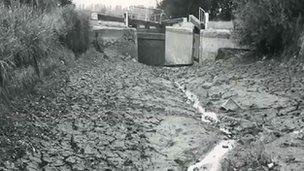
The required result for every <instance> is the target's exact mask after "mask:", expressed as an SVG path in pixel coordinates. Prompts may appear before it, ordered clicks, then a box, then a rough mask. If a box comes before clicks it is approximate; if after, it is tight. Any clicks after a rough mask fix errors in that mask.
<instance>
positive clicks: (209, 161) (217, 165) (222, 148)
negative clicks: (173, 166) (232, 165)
mask: <svg viewBox="0 0 304 171" xmlns="http://www.w3.org/2000/svg"><path fill="white" fill-rule="evenodd" d="M234 145H235V141H234V140H227V141H221V142H220V143H218V145H216V146H215V147H214V148H213V149H212V151H211V152H209V153H208V154H207V155H206V157H204V159H203V160H202V161H201V162H199V163H196V164H195V165H192V166H190V167H189V168H188V171H194V170H208V171H218V170H221V161H222V160H223V159H224V157H225V155H226V154H227V153H228V152H229V151H230V150H232V149H233V148H234Z"/></svg>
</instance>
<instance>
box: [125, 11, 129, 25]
mask: <svg viewBox="0 0 304 171" xmlns="http://www.w3.org/2000/svg"><path fill="white" fill-rule="evenodd" d="M125 25H126V27H129V14H128V11H127V12H125Z"/></svg>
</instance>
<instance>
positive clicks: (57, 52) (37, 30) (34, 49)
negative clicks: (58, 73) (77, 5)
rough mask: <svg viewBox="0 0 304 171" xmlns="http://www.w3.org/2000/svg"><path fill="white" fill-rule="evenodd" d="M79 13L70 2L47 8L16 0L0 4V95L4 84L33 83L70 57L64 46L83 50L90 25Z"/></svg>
mask: <svg viewBox="0 0 304 171" xmlns="http://www.w3.org/2000/svg"><path fill="white" fill-rule="evenodd" d="M23 2H25V1H23ZM26 2H29V1H26ZM37 2H38V1H37ZM39 2H40V1H39ZM41 2H42V1H41ZM0 4H1V3H0ZM82 15H83V14H81V13H80V12H78V11H75V9H74V8H73V7H72V6H68V7H56V8H53V9H51V11H47V10H44V9H39V8H36V7H35V6H34V7H33V6H31V5H30V6H29V5H22V4H20V2H16V1H14V2H13V1H10V6H6V5H5V4H3V5H0V99H1V97H5V96H7V95H8V94H9V93H8V90H7V88H8V87H20V85H23V83H26V84H28V85H30V86H34V85H33V84H32V83H33V82H34V80H35V79H37V78H39V77H40V75H41V74H43V73H49V72H50V68H53V69H54V68H56V67H55V65H58V66H59V65H61V64H62V61H64V62H68V61H67V60H72V58H69V59H65V58H66V57H65V56H68V55H66V54H65V53H66V52H67V50H65V49H71V50H72V51H73V52H74V53H76V54H81V53H83V52H84V51H86V49H87V48H88V44H89V43H88V41H89V31H90V27H89V20H88V18H87V17H83V16H82ZM31 68H32V69H31ZM17 70H18V72H16V71H17ZM45 70H48V71H45ZM32 71H34V73H35V74H36V76H34V75H33V74H31V73H33V72H32ZM23 77H26V78H23ZM30 77H31V78H30ZM14 79H20V80H24V82H22V83H20V82H18V81H15V80H14ZM13 84H14V85H13Z"/></svg>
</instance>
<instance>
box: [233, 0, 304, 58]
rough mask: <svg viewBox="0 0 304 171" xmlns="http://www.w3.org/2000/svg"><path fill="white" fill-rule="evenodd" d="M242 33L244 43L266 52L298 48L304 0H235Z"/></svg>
mask: <svg viewBox="0 0 304 171" xmlns="http://www.w3.org/2000/svg"><path fill="white" fill-rule="evenodd" d="M235 3H236V5H237V10H236V17H237V19H238V28H239V29H238V32H237V33H238V35H239V36H240V40H241V43H242V44H246V45H249V46H252V47H254V48H256V49H257V50H258V51H259V52H261V53H263V54H274V53H280V52H282V51H283V50H284V49H285V50H286V49H289V48H290V47H292V51H296V50H298V49H299V48H298V46H297V44H298V38H299V37H300V35H301V33H302V30H301V29H302V28H303V27H302V26H303V22H304V19H303V14H304V3H303V2H302V0H285V1H281V0H259V1H254V0H235Z"/></svg>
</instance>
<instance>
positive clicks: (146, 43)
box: [137, 32, 165, 66]
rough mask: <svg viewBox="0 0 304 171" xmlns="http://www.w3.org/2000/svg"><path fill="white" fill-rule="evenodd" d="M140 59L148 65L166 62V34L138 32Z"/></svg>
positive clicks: (160, 64)
mask: <svg viewBox="0 0 304 171" xmlns="http://www.w3.org/2000/svg"><path fill="white" fill-rule="evenodd" d="M137 36H138V56H139V58H138V61H139V62H140V63H144V64H147V65H154V66H163V65H164V64H165V34H164V33H150V32H138V35H137Z"/></svg>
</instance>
